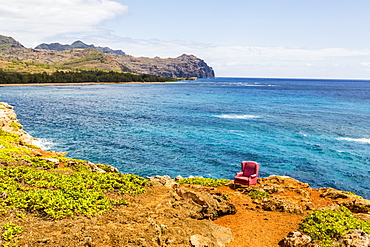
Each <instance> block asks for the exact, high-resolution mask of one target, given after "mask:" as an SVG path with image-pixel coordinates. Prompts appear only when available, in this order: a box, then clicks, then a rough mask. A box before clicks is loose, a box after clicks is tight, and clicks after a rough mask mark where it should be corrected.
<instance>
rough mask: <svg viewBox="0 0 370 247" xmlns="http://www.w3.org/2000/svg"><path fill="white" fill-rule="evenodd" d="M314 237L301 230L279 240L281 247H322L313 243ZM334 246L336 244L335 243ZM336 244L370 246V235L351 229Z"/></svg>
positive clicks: (345, 246) (353, 246) (359, 246)
mask: <svg viewBox="0 0 370 247" xmlns="http://www.w3.org/2000/svg"><path fill="white" fill-rule="evenodd" d="M311 241H312V239H311V237H310V236H308V235H307V234H304V233H302V232H299V231H294V232H290V233H288V235H287V236H286V237H285V238H284V239H282V240H281V241H280V242H279V246H280V247H320V245H318V244H314V243H311ZM333 246H334V245H333ZM335 246H344V247H369V246H370V235H369V234H367V233H366V232H364V231H363V230H360V229H353V230H349V231H348V232H347V234H345V235H344V236H342V237H340V238H339V239H337V240H336V241H335Z"/></svg>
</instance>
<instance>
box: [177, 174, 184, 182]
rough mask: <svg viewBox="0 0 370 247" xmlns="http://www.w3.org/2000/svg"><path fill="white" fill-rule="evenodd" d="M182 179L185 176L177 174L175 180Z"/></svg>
mask: <svg viewBox="0 0 370 247" xmlns="http://www.w3.org/2000/svg"><path fill="white" fill-rule="evenodd" d="M181 179H184V177H183V176H181V175H177V176H176V177H175V181H177V180H181Z"/></svg>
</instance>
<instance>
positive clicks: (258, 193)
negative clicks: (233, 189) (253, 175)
mask: <svg viewBox="0 0 370 247" xmlns="http://www.w3.org/2000/svg"><path fill="white" fill-rule="evenodd" d="M248 196H249V197H250V198H252V199H259V200H261V199H264V198H268V197H271V196H272V195H270V194H269V193H266V192H264V191H259V190H252V191H250V192H249V193H248Z"/></svg>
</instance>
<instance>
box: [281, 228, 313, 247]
mask: <svg viewBox="0 0 370 247" xmlns="http://www.w3.org/2000/svg"><path fill="white" fill-rule="evenodd" d="M311 241H312V239H311V237H310V236H308V235H307V234H304V233H302V232H298V231H294V232H290V233H288V236H286V237H285V238H284V239H282V240H281V241H280V242H279V246H281V247H303V246H308V244H309V243H311Z"/></svg>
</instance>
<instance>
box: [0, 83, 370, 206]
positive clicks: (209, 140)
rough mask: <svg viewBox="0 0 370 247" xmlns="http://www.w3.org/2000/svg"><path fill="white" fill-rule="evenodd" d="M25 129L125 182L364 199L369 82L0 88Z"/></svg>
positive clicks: (369, 147) (367, 193)
mask: <svg viewBox="0 0 370 247" xmlns="http://www.w3.org/2000/svg"><path fill="white" fill-rule="evenodd" d="M0 92H1V94H0V96H1V97H0V101H4V102H7V103H9V104H11V105H13V106H15V110H16V112H17V114H18V117H19V119H20V121H21V123H22V124H23V125H24V127H25V130H26V131H28V132H29V133H30V134H32V135H33V136H35V137H37V138H39V139H40V140H41V141H42V143H43V145H46V146H47V147H48V148H50V149H52V150H55V151H63V152H64V151H66V152H68V156H69V157H73V158H80V159H87V160H90V161H92V162H96V163H98V162H100V163H104V164H110V165H113V166H115V167H117V168H118V169H119V170H120V171H121V172H124V173H136V174H138V175H141V176H152V175H156V174H160V175H163V174H168V175H170V176H172V177H174V176H176V175H179V174H180V175H182V176H189V175H196V176H205V177H213V178H228V179H232V178H233V176H234V174H235V172H238V171H239V170H240V162H241V161H243V160H255V161H257V162H259V163H260V164H261V172H260V176H269V175H272V174H277V175H287V176H291V177H293V178H296V179H298V180H300V181H303V182H307V183H309V184H310V185H311V186H313V187H333V188H336V189H340V190H347V191H354V192H356V193H357V194H359V195H362V196H364V197H365V198H368V199H370V81H345V80H298V79H297V80H291V79H246V78H244V79H240V78H217V79H208V80H199V81H194V82H187V83H180V84H179V83H173V84H131V85H128V84H126V85H123V84H121V85H86V86H82V85H75V86H67V85H66V86H37V87H29V86H24V87H23V86H22V87H2V88H0Z"/></svg>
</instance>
